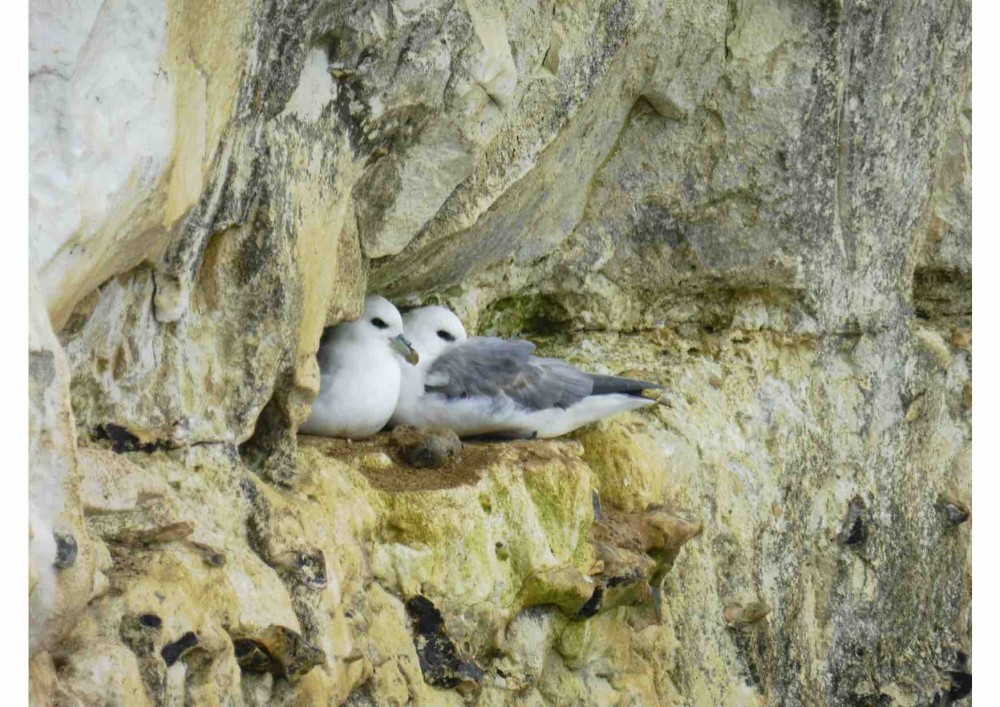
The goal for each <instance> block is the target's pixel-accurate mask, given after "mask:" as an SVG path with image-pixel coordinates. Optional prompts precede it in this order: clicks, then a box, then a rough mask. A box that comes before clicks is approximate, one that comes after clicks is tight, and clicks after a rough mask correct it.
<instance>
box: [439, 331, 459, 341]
mask: <svg viewBox="0 0 1000 707" xmlns="http://www.w3.org/2000/svg"><path fill="white" fill-rule="evenodd" d="M437 334H438V336H439V337H441V338H442V339H444V340H445V341H454V340H455V337H454V336H452V335H451V334H449V333H448V332H446V331H445V330H444V329H438V333H437Z"/></svg>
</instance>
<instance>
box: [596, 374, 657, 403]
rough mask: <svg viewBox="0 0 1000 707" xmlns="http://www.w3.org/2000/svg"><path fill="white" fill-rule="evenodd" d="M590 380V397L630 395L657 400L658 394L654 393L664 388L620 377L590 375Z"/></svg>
mask: <svg viewBox="0 0 1000 707" xmlns="http://www.w3.org/2000/svg"><path fill="white" fill-rule="evenodd" d="M588 375H589V376H590V380H591V381H593V383H594V389H593V391H592V392H591V395H615V394H617V395H632V396H635V397H638V398H649V399H650V400H657V399H658V398H659V397H660V396H659V393H655V392H654V391H659V390H663V389H664V387H663V386H662V385H659V384H657V383H650V382H649V381H643V380H636V379H634V378H622V377H621V376H605V375H601V374H599V373H590V374H588Z"/></svg>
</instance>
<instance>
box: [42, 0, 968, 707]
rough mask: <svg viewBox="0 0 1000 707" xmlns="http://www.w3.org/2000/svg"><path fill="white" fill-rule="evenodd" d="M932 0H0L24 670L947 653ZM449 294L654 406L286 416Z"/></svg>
mask: <svg viewBox="0 0 1000 707" xmlns="http://www.w3.org/2000/svg"><path fill="white" fill-rule="evenodd" d="M970 37H971V32H970V8H969V3H968V1H967V0H958V1H957V2H944V3H942V2H930V1H929V0H918V1H915V2H886V3H871V2H833V1H831V2H820V1H819V0H816V1H815V2H805V1H802V2H786V1H784V0H761V1H751V2H732V1H730V2H709V3H704V2H693V1H688V0H679V1H678V2H666V3H664V2H652V1H648V2H647V1H645V0H583V1H581V2H554V1H548V2H532V3H513V2H501V1H499V0H466V1H465V2H459V3H455V2H435V1H433V0H429V1H427V2H421V0H392V1H390V2H372V1H370V0H353V1H350V2H348V1H343V2H331V1H330V0H313V1H310V2H304V1H301V0H284V1H280V2H279V1H278V0H252V1H250V2H226V1H224V0H217V1H213V2H201V1H199V2H195V1H193V0H149V1H148V2H143V3H136V2H126V1H122V2H98V1H97V0H87V1H85V2H77V3H66V2H63V1H62V0H46V1H44V2H42V1H39V2H34V3H33V4H32V8H31V48H30V66H31V75H30V87H31V88H30V90H31V108H30V110H31V160H32V161H31V175H30V176H31V200H30V209H31V236H30V237H31V268H32V271H33V274H34V275H33V277H34V280H33V285H32V300H33V308H32V330H31V336H30V339H31V340H30V342H29V358H30V360H29V363H30V365H29V373H30V375H31V394H30V399H29V408H30V415H31V420H30V422H31V443H32V468H31V470H30V473H31V499H30V503H31V527H30V543H31V546H30V547H31V553H30V555H31V563H32V565H31V578H30V590H31V607H32V622H31V653H32V663H31V673H32V695H33V700H34V701H35V703H36V704H40V705H41V704H109V703H110V704H128V705H134V704H181V703H185V704H226V705H237V704H245V705H264V704H276V705H281V704H350V705H357V706H360V705H392V704H398V705H404V704H428V705H432V704H468V703H472V704H481V705H508V704H510V705H513V704H518V705H543V704H551V705H567V704H582V705H587V704H590V705H610V704H621V705H654V704H687V705H718V704H734V705H735V704H739V705H744V704H760V705H764V704H787V705H798V704H802V705H828V704H832V705H868V704H871V705H886V704H894V705H924V704H952V703H955V702H961V701H962V700H964V699H965V698H966V696H967V695H968V694H969V690H970V688H971V673H970V671H971V667H970V666H971V660H970V652H971V601H970V600H971V549H970V543H969V528H970V526H971V515H972V510H971V479H970V464H971V460H970V444H971V405H972V382H971V345H972V343H971V342H972V333H971V297H970V284H971V218H970V199H971V196H970V167H971V154H970V145H971V103H970V98H969V97H970V77H971V72H970V63H969V62H970V57H969V54H970V41H971V40H970ZM366 291H373V292H374V291H378V292H382V293H384V294H386V295H388V296H390V297H393V298H395V299H396V300H397V301H400V302H403V303H407V304H416V303H422V302H440V303H445V304H448V305H450V306H452V307H453V308H454V309H455V310H456V311H457V312H458V313H459V314H460V316H462V318H463V319H464V320H465V322H466V324H467V325H468V327H469V329H470V330H472V331H476V332H478V333H500V334H504V335H509V334H513V333H520V334H524V335H525V336H528V337H531V338H534V339H536V340H537V341H538V342H539V343H540V344H541V346H542V350H543V351H544V352H545V353H546V354H549V355H557V356H561V357H564V358H567V359H568V360H570V361H572V362H573V363H575V364H577V365H580V366H581V367H585V368H589V369H591V370H594V371H598V372H609V373H621V372H624V371H633V372H641V377H643V378H645V379H650V380H658V381H661V382H663V383H664V384H665V385H666V392H665V394H664V397H663V399H662V401H661V402H662V405H660V406H657V407H656V408H655V409H652V410H645V411H642V412H638V413H632V414H629V415H624V416H621V417H619V418H615V419H613V420H610V421H606V422H604V423H601V424H599V425H596V426H593V427H591V428H588V429H584V430H581V431H580V432H578V433H577V434H575V435H573V436H572V437H571V438H569V439H566V440H560V441H555V442H531V441H526V442H516V443H508V444H492V445H482V444H467V445H465V447H464V449H463V450H462V453H461V457H459V458H457V459H447V460H445V461H444V463H443V465H441V466H439V467H438V468H435V469H419V470H418V469H412V468H410V467H408V466H406V465H404V464H402V463H401V460H400V458H399V456H398V453H397V451H396V446H397V445H394V444H393V443H392V442H391V440H390V439H389V437H388V436H384V437H379V438H376V439H374V440H371V441H368V442H364V443H355V444H349V443H345V442H336V441H328V440H317V439H313V438H307V437H300V438H299V437H297V436H296V434H295V431H296V428H297V426H298V424H299V423H300V422H301V421H302V420H304V419H305V417H306V415H307V414H308V409H309V404H310V401H311V399H312V397H313V396H314V395H315V394H316V392H317V390H318V385H319V371H318V368H317V365H316V361H315V357H314V354H315V352H316V349H317V347H318V344H319V338H320V335H321V332H322V329H323V327H324V326H326V325H329V324H333V323H336V322H338V321H341V320H343V319H345V318H349V317H352V316H355V315H356V314H357V313H358V312H360V308H361V301H362V298H363V295H364V293H365V292H366Z"/></svg>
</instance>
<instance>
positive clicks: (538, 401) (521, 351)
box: [425, 337, 594, 410]
mask: <svg viewBox="0 0 1000 707" xmlns="http://www.w3.org/2000/svg"><path fill="white" fill-rule="evenodd" d="M534 350H535V345H534V344H532V343H531V342H530V341H523V340H518V339H499V338H493V337H474V338H471V339H467V340H466V341H463V342H460V343H458V344H455V345H454V346H451V347H449V348H448V349H447V350H446V351H445V352H444V353H442V354H441V355H440V356H439V357H438V358H437V359H435V361H434V362H433V363H432V364H431V366H430V368H429V369H428V373H427V378H426V381H425V389H426V390H427V391H428V392H432V393H441V394H443V395H445V396H446V397H448V398H470V397H480V396H483V397H488V398H491V399H493V400H494V401H499V400H502V399H503V398H505V397H506V398H509V399H510V400H512V401H514V402H515V403H516V404H517V405H519V406H521V407H523V408H526V409H528V410H547V409H550V408H563V409H565V408H567V407H569V406H570V405H573V404H574V403H577V402H579V401H580V400H582V399H583V398H585V397H587V396H588V395H590V393H591V391H592V390H593V386H594V384H593V380H592V379H591V377H590V376H588V375H587V374H586V373H583V372H582V371H578V370H577V369H575V368H573V367H572V366H570V365H569V364H567V363H564V362H562V361H559V360H557V359H553V358H540V357H538V356H533V355H532V352H533V351H534Z"/></svg>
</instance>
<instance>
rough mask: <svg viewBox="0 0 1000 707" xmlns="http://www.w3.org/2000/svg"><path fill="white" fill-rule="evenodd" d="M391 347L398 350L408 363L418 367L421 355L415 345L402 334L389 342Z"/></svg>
mask: <svg viewBox="0 0 1000 707" xmlns="http://www.w3.org/2000/svg"><path fill="white" fill-rule="evenodd" d="M389 345H390V346H391V347H392V348H394V349H396V351H398V352H399V353H401V354H402V355H403V358H405V359H406V361H407V363H410V364H412V365H414V366H415V365H416V364H417V361H419V360H420V354H418V353H417V351H416V349H414V348H413V344H411V343H410V342H409V341H407V340H406V337H404V336H403V335H402V334H400V335H399V336H397V337H395V338H394V339H392V340H391V341H390V342H389Z"/></svg>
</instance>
